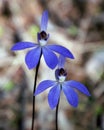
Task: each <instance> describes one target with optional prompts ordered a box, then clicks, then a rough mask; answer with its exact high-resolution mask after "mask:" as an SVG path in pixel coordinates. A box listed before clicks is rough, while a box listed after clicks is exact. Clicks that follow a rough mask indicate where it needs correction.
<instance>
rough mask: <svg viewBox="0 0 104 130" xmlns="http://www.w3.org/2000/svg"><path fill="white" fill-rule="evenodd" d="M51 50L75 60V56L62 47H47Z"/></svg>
mask: <svg viewBox="0 0 104 130" xmlns="http://www.w3.org/2000/svg"><path fill="white" fill-rule="evenodd" d="M47 46H48V48H49V49H51V50H53V51H55V52H57V53H59V54H61V55H63V56H65V57H68V58H71V59H74V56H73V54H72V53H71V52H70V51H69V50H68V49H67V48H65V47H63V46H61V45H47Z"/></svg>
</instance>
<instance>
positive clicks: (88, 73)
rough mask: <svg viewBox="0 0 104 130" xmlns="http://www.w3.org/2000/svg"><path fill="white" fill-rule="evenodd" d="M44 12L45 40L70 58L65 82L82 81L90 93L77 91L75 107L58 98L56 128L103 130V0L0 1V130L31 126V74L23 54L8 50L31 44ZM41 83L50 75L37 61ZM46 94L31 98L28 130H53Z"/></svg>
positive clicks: (51, 115)
mask: <svg viewBox="0 0 104 130" xmlns="http://www.w3.org/2000/svg"><path fill="white" fill-rule="evenodd" d="M45 9H47V10H48V11H49V23H48V32H49V33H50V40H49V42H50V43H57V44H61V45H63V46H65V47H67V48H68V49H70V50H71V52H72V53H73V54H74V56H75V60H67V64H66V69H67V71H68V77H67V79H73V80H77V81H80V82H82V83H84V84H85V85H86V86H87V87H88V89H89V91H90V92H91V95H92V96H91V97H90V98H87V97H86V96H84V95H82V94H81V93H79V106H78V108H77V109H74V108H72V107H71V106H70V105H69V104H68V103H67V102H66V99H65V97H64V96H63V95H61V102H60V108H59V127H60V129H59V130H104V0H57V1H56V0H0V130H30V128H31V116H32V96H33V95H32V90H33V83H34V75H35V73H34V72H35V70H28V68H27V66H26V65H25V61H24V58H25V54H26V52H27V50H26V51H20V52H16V53H14V52H11V50H10V48H11V47H12V46H13V45H14V44H15V43H16V42H19V41H33V42H34V41H35V42H36V41H37V38H36V36H37V32H38V31H39V24H40V18H41V14H42V12H43V11H44V10H45ZM41 70H42V71H41ZM43 70H44V72H43ZM44 79H54V71H52V70H50V69H49V68H47V66H46V65H45V63H44V60H42V61H41V65H40V71H39V75H38V82H40V81H41V80H44ZM47 92H48V91H47ZM47 92H44V93H43V94H40V95H39V96H37V98H36V100H37V106H36V120H35V123H36V124H35V127H36V128H35V129H34V130H55V125H54V124H55V110H50V108H49V105H48V103H47Z"/></svg>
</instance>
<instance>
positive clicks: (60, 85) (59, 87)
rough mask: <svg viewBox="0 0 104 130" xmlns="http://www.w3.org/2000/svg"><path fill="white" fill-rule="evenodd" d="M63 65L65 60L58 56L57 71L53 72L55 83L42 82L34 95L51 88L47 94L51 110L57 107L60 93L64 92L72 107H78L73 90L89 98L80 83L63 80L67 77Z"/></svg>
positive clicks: (87, 92)
mask: <svg viewBox="0 0 104 130" xmlns="http://www.w3.org/2000/svg"><path fill="white" fill-rule="evenodd" d="M64 64H65V58H64V57H63V56H60V57H59V64H58V69H56V71H55V77H56V81H53V80H44V81H42V82H41V83H40V84H39V85H38V87H37V89H36V91H35V93H34V96H35V95H38V94H40V93H42V92H43V91H44V90H46V89H48V88H50V87H51V89H50V91H49V94H48V103H49V105H50V108H51V109H54V108H55V107H56V106H57V104H58V101H59V99H60V94H61V91H63V92H64V94H65V96H66V99H67V101H68V102H69V104H71V105H72V106H73V107H77V106H78V95H77V93H76V92H75V90H74V89H77V90H79V91H80V92H82V93H83V94H85V95H87V96H90V93H89V91H88V89H87V88H86V87H85V86H84V85H83V84H82V83H80V82H78V81H75V80H69V81H66V80H65V79H66V76H67V72H66V71H65V69H64Z"/></svg>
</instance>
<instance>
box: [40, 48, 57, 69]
mask: <svg viewBox="0 0 104 130" xmlns="http://www.w3.org/2000/svg"><path fill="white" fill-rule="evenodd" d="M42 51H43V56H44V59H45V62H46V64H47V65H48V66H49V67H50V68H51V69H54V68H55V67H56V65H57V63H58V58H57V56H56V55H55V54H54V53H53V52H52V51H51V50H50V49H48V48H46V47H43V48H42Z"/></svg>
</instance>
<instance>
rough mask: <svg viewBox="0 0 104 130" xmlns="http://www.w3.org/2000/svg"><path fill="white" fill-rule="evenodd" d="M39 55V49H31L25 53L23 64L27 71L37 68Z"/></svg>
mask: <svg viewBox="0 0 104 130" xmlns="http://www.w3.org/2000/svg"><path fill="white" fill-rule="evenodd" d="M40 53H41V48H40V47H37V48H35V49H32V50H30V51H29V52H28V53H27V55H26V57H25V62H26V64H27V66H28V68H29V69H33V68H35V67H36V66H37V64H38V62H39V58H40Z"/></svg>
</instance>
